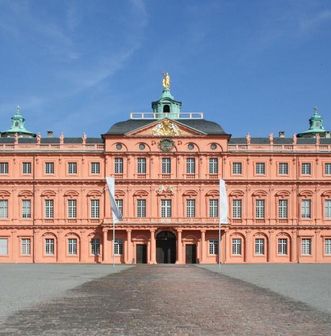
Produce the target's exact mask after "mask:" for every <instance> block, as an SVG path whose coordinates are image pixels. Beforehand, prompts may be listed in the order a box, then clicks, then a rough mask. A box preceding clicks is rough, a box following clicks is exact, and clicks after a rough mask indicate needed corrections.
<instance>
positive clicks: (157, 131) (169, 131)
mask: <svg viewBox="0 0 331 336" xmlns="http://www.w3.org/2000/svg"><path fill="white" fill-rule="evenodd" d="M152 133H153V135H159V136H176V135H180V134H181V132H180V129H179V128H178V126H177V125H176V124H175V123H173V122H172V121H170V120H169V119H164V120H162V122H160V123H159V124H157V125H156V126H155V127H153V129H152Z"/></svg>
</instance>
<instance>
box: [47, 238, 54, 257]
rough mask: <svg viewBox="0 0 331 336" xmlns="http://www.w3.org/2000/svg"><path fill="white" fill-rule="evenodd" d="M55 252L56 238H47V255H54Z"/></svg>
mask: <svg viewBox="0 0 331 336" xmlns="http://www.w3.org/2000/svg"><path fill="white" fill-rule="evenodd" d="M54 254H55V239H54V238H45V255H47V256H53V255H54Z"/></svg>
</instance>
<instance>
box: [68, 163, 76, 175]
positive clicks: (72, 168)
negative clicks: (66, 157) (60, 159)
mask: <svg viewBox="0 0 331 336" xmlns="http://www.w3.org/2000/svg"><path fill="white" fill-rule="evenodd" d="M68 174H69V175H76V174H77V162H73V161H71V162H68Z"/></svg>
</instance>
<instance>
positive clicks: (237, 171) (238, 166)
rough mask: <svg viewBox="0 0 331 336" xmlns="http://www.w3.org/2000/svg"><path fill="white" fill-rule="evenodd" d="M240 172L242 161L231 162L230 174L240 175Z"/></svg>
mask: <svg viewBox="0 0 331 336" xmlns="http://www.w3.org/2000/svg"><path fill="white" fill-rule="evenodd" d="M242 172H243V170H242V163H241V162H233V164H232V174H234V175H241V174H242Z"/></svg>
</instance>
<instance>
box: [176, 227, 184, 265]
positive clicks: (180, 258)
mask: <svg viewBox="0 0 331 336" xmlns="http://www.w3.org/2000/svg"><path fill="white" fill-rule="evenodd" d="M176 264H183V244H182V230H177V260H176Z"/></svg>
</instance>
